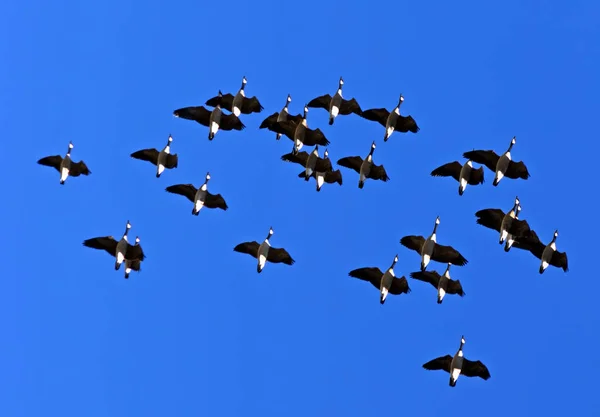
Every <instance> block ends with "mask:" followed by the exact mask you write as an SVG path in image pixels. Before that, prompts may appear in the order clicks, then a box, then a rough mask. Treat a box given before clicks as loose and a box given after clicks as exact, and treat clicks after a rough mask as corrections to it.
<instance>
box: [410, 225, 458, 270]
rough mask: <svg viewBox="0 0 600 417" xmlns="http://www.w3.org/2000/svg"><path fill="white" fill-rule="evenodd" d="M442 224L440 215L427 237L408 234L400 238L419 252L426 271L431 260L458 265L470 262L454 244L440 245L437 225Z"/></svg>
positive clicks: (422, 267) (422, 266) (423, 268)
mask: <svg viewBox="0 0 600 417" xmlns="http://www.w3.org/2000/svg"><path fill="white" fill-rule="evenodd" d="M439 224H440V217H439V216H438V217H437V218H436V219H435V225H434V227H433V232H432V233H431V235H430V236H429V237H428V238H427V239H425V238H424V237H423V236H419V235H408V236H404V237H403V238H402V239H400V244H402V246H404V247H406V248H408V249H410V250H413V251H415V252H417V253H418V254H419V255H420V257H421V271H424V270H425V268H427V265H429V262H430V261H432V260H433V261H436V262H442V263H451V264H452V265H456V266H464V265H466V264H467V263H468V261H467V259H465V257H464V256H462V255H461V253H460V252H459V251H457V250H456V249H454V248H453V247H452V246H446V245H440V244H439V243H437V227H438V225H439Z"/></svg>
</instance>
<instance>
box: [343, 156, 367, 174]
mask: <svg viewBox="0 0 600 417" xmlns="http://www.w3.org/2000/svg"><path fill="white" fill-rule="evenodd" d="M362 163H363V159H362V158H361V157H360V156H347V157H345V158H342V159H338V161H337V164H338V165H339V166H341V167H344V168H350V169H352V170H354V171H356V172H360V166H361V165H362Z"/></svg>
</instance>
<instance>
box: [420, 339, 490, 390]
mask: <svg viewBox="0 0 600 417" xmlns="http://www.w3.org/2000/svg"><path fill="white" fill-rule="evenodd" d="M464 344H465V337H464V336H462V337H461V339H460V347H459V348H458V352H456V354H455V355H454V357H452V356H450V355H446V356H440V357H439V358H436V359H433V360H431V361H429V362H427V363H426V364H424V365H423V368H425V369H427V370H428V371H439V370H442V371H446V372H448V373H449V374H450V386H451V387H455V386H456V381H457V380H458V377H459V376H460V375H464V376H467V377H479V378H482V379H484V380H488V379H490V371H488V368H487V367H486V366H485V365H484V364H483V363H482V362H481V361H470V360H468V359H467V358H465V357H464V355H463V346H464Z"/></svg>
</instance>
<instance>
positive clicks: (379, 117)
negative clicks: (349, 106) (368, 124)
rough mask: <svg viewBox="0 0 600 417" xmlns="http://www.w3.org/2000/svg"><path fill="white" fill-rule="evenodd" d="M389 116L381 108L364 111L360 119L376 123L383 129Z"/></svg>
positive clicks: (388, 113)
mask: <svg viewBox="0 0 600 417" xmlns="http://www.w3.org/2000/svg"><path fill="white" fill-rule="evenodd" d="M389 115H390V112H389V111H387V110H386V109H383V108H381V109H369V110H365V111H363V112H362V113H361V114H360V116H361V117H363V118H365V119H367V120H371V121H373V122H378V123H379V124H380V125H382V126H383V127H385V124H386V122H387V119H388V116H389Z"/></svg>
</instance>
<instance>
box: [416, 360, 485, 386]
mask: <svg viewBox="0 0 600 417" xmlns="http://www.w3.org/2000/svg"><path fill="white" fill-rule="evenodd" d="M451 364H452V356H450V355H446V356H441V357H439V358H435V359H433V360H431V361H429V362H427V363H425V364H423V368H425V369H427V370H428V371H440V370H441V371H446V372H448V373H450V367H451ZM460 374H461V375H464V376H467V377H471V378H472V377H479V378H482V379H484V380H488V379H489V378H490V371H489V370H488V368H487V367H486V366H485V365H484V364H483V362H481V361H470V360H468V359H467V358H464V357H463V363H462V369H461V372H460Z"/></svg>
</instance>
